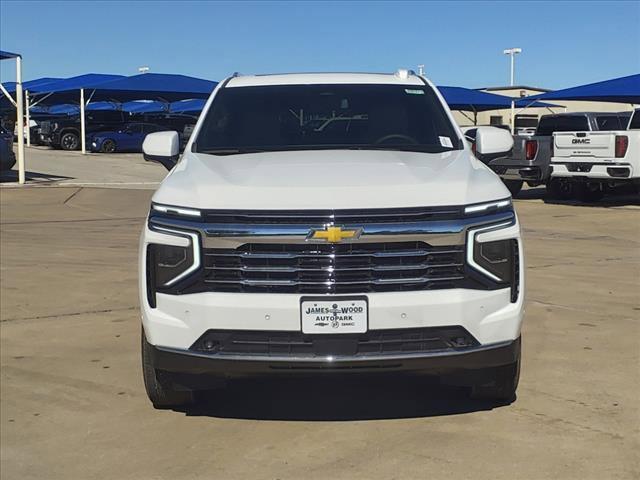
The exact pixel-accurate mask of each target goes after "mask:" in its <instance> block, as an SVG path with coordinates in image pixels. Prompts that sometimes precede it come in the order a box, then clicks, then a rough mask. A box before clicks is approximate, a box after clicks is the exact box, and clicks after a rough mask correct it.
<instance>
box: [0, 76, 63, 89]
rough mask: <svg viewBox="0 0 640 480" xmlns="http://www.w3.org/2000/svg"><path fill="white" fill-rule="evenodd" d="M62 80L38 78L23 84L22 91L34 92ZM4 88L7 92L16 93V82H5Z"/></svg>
mask: <svg viewBox="0 0 640 480" xmlns="http://www.w3.org/2000/svg"><path fill="white" fill-rule="evenodd" d="M59 80H62V79H61V78H54V77H42V78H36V79H35V80H29V81H28V82H22V89H23V90H29V91H32V90H34V89H37V88H42V87H44V86H45V85H46V84H48V83H52V82H57V81H59ZM2 85H4V88H6V89H7V92H15V91H16V82H5V83H3V84H2Z"/></svg>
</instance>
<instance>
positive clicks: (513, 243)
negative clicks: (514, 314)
mask: <svg viewBox="0 0 640 480" xmlns="http://www.w3.org/2000/svg"><path fill="white" fill-rule="evenodd" d="M511 226H513V224H512V223H511V222H508V223H502V224H498V225H490V226H485V227H480V228H476V229H471V230H469V233H468V238H467V263H468V264H469V266H471V267H472V268H473V269H475V270H477V271H478V272H480V273H482V274H483V275H485V276H486V277H488V278H490V279H491V280H493V281H494V282H498V283H499V284H504V286H505V287H507V286H510V287H511V301H512V302H515V301H516V300H517V299H518V295H519V281H520V258H519V246H518V239H517V238H505V239H498V240H493V239H487V240H486V241H479V239H478V237H479V236H480V235H481V234H484V233H487V234H490V232H496V233H497V232H498V231H499V230H503V229H505V228H509V227H511Z"/></svg>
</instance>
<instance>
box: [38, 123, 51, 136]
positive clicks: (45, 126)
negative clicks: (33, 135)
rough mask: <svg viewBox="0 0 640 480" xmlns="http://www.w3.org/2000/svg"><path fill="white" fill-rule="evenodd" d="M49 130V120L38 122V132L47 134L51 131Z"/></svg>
mask: <svg viewBox="0 0 640 480" xmlns="http://www.w3.org/2000/svg"><path fill="white" fill-rule="evenodd" d="M51 130H52V129H51V122H50V121H49V120H44V121H42V122H40V133H42V134H44V135H48V134H49V133H51Z"/></svg>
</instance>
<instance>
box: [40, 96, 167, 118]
mask: <svg viewBox="0 0 640 480" xmlns="http://www.w3.org/2000/svg"><path fill="white" fill-rule="evenodd" d="M168 108H169V106H168V104H166V103H161V102H154V101H146V100H136V101H132V102H126V103H117V102H107V101H101V102H91V103H89V105H87V111H95V110H122V111H123V112H129V113H155V112H167V111H168ZM31 111H34V112H42V113H48V114H51V115H78V114H79V113H80V106H79V105H77V104H73V103H62V104H58V105H49V106H46V107H41V106H36V107H32V108H31Z"/></svg>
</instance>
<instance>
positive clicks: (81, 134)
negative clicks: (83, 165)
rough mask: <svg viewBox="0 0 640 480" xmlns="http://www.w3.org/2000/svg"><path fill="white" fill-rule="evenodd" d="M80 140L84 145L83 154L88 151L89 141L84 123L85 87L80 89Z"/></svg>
mask: <svg viewBox="0 0 640 480" xmlns="http://www.w3.org/2000/svg"><path fill="white" fill-rule="evenodd" d="M80 142H81V145H82V154H83V155H86V153H87V142H86V140H85V124H84V88H81V89H80Z"/></svg>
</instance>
